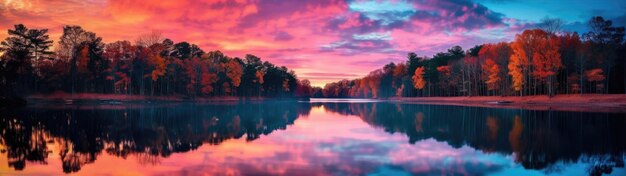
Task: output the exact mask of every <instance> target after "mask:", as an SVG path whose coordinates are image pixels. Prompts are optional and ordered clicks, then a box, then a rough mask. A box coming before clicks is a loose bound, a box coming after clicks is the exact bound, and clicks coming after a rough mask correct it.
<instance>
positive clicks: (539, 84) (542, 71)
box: [313, 17, 626, 98]
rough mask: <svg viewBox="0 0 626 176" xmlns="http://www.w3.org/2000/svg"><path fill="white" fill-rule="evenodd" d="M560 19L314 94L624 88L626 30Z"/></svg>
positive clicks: (596, 21)
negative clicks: (577, 28) (577, 26)
mask: <svg viewBox="0 0 626 176" xmlns="http://www.w3.org/2000/svg"><path fill="white" fill-rule="evenodd" d="M563 24H564V22H563V21H562V20H559V19H549V18H546V19H544V20H543V21H542V22H541V23H540V24H539V25H538V26H537V27H538V28H537V29H530V30H525V31H523V32H522V33H521V34H518V35H516V36H515V39H514V40H513V41H512V42H510V43H507V42H501V43H493V44H492V43H489V44H483V45H478V46H475V47H473V48H471V49H469V50H467V51H463V49H462V48H461V47H459V46H455V47H452V48H451V49H448V51H447V52H441V53H437V54H435V55H434V56H433V57H432V58H427V57H419V56H418V55H417V54H415V53H409V54H408V60H407V61H406V62H404V63H389V64H387V65H385V66H384V67H383V68H382V69H378V70H375V71H372V72H370V73H369V74H368V75H367V76H365V77H363V78H360V79H355V80H342V81H339V82H335V83H329V84H326V86H325V87H324V88H323V89H314V91H313V95H314V96H316V97H374V98H381V97H392V96H404V97H414V96H492V95H498V96H525V95H550V96H552V95H555V94H576V93H580V94H582V93H613V94H616V93H625V92H626V86H625V83H626V72H625V71H624V70H625V69H626V44H625V42H624V27H614V26H613V24H612V22H611V21H610V20H605V19H604V18H602V17H593V18H591V19H590V20H589V22H588V26H589V29H590V31H589V32H587V33H584V34H583V35H582V36H579V34H577V33H575V32H574V33H571V32H562V31H561V30H560V28H561V26H562V25H563Z"/></svg>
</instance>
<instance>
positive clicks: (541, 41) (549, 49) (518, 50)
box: [508, 29, 561, 95]
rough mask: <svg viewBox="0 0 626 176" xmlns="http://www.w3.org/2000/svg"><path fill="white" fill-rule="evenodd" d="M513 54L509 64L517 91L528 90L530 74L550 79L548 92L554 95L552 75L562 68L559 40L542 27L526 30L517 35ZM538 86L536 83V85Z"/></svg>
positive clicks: (538, 77) (513, 45)
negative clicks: (541, 28) (550, 35)
mask: <svg viewBox="0 0 626 176" xmlns="http://www.w3.org/2000/svg"><path fill="white" fill-rule="evenodd" d="M511 48H512V49H513V55H511V58H510V62H509V65H508V68H509V74H510V75H511V76H512V77H513V88H514V89H515V90H516V91H521V93H522V95H523V94H524V91H526V92H528V91H529V89H530V86H529V85H528V84H529V83H530V75H531V74H532V76H534V77H533V78H536V79H539V80H546V78H550V79H549V80H547V81H548V92H549V94H550V95H552V84H551V82H552V79H551V78H552V77H553V76H554V75H555V74H556V72H557V71H558V70H559V69H560V68H561V61H560V57H561V56H560V53H559V42H558V40H556V39H555V38H554V37H549V36H548V34H547V33H546V32H545V31H543V30H540V29H533V30H525V31H524V32H522V34H518V35H516V36H515V41H514V42H513V43H511ZM534 86H536V85H534Z"/></svg>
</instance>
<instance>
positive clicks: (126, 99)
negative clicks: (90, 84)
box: [25, 93, 300, 105]
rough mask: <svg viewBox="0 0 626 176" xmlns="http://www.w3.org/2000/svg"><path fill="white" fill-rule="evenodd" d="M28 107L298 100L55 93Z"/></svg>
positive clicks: (32, 97) (29, 98) (38, 98)
mask: <svg viewBox="0 0 626 176" xmlns="http://www.w3.org/2000/svg"><path fill="white" fill-rule="evenodd" d="M25 99H26V100H27V102H28V105H64V104H65V105H98V104H105V105H120V104H142V103H148V104H159V103H216V102H219V103H222V102H230V103H233V102H239V101H265V100H299V99H300V98H296V97H283V98H280V97H272V98H267V97H238V96H219V97H196V98H189V97H184V96H176V95H171V96H147V95H144V96H142V95H121V94H95V93H80V94H74V95H71V94H68V93H55V94H47V95H44V94H35V95H30V96H27V97H26V98H25Z"/></svg>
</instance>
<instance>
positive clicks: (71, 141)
mask: <svg viewBox="0 0 626 176" xmlns="http://www.w3.org/2000/svg"><path fill="white" fill-rule="evenodd" d="M309 110H310V106H309V105H308V104H298V103H288V102H264V103H248V104H243V105H210V106H204V105H190V104H189V105H187V104H185V105H179V106H175V107H170V108H161V107H145V108H126V109H60V110H46V109H31V110H24V111H20V112H3V113H0V115H1V116H0V129H2V130H1V131H0V132H1V133H0V145H2V146H4V148H6V153H7V156H8V158H9V166H10V167H13V168H15V169H16V170H22V169H24V167H25V165H26V161H30V162H41V163H46V159H47V156H48V153H50V151H49V150H48V143H55V144H56V145H57V146H58V148H59V155H60V158H61V160H62V167H63V171H64V172H66V173H70V172H76V171H78V170H80V168H81V167H82V166H83V165H85V164H88V163H92V162H94V161H95V160H96V159H97V157H98V155H99V154H100V152H102V151H104V152H106V153H107V154H110V155H115V156H119V157H122V158H127V157H128V156H130V155H133V156H135V157H136V158H137V159H138V160H139V162H140V163H144V164H154V163H158V162H159V158H160V157H168V156H169V155H171V154H173V153H177V152H186V151H190V150H194V149H197V148H198V147H199V146H201V145H202V144H204V143H209V144H213V145H216V144H220V143H221V142H223V141H225V140H228V139H232V138H236V139H238V138H241V137H244V136H245V139H246V140H249V141H250V140H255V139H257V138H259V137H260V136H261V135H267V134H269V133H271V132H273V131H274V130H277V129H285V128H286V127H287V125H289V124H293V122H294V120H295V119H296V118H297V117H298V116H299V115H303V114H308V111H309Z"/></svg>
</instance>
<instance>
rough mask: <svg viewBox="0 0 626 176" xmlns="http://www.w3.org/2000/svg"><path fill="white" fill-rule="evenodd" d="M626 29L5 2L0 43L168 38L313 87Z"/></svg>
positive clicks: (481, 19)
mask: <svg viewBox="0 0 626 176" xmlns="http://www.w3.org/2000/svg"><path fill="white" fill-rule="evenodd" d="M598 15H599V16H603V17H605V18H606V19H609V20H613V21H614V24H616V25H621V26H623V25H624V24H626V1H623V0H592V1H590V0H474V1H471V0H392V1H380V0H374V1H365V0H177V1H163V0H141V1H130V0H0V30H1V31H3V32H1V33H0V38H2V39H3V38H5V37H6V36H7V33H6V30H7V29H9V28H12V27H13V25H14V24H20V23H21V24H24V25H26V26H27V27H29V28H47V29H49V30H50V31H49V33H50V37H51V38H52V39H53V40H54V41H55V43H56V42H58V38H59V37H60V35H61V32H62V26H64V25H80V26H82V27H83V28H84V29H86V30H89V31H93V32H95V33H96V34H97V35H98V36H100V37H102V38H103V40H104V41H105V42H114V41H117V40H129V41H134V40H135V39H136V38H137V36H138V35H140V34H146V33H151V32H152V31H158V32H161V33H162V34H163V35H164V37H167V38H169V39H172V40H173V41H174V42H181V41H187V42H190V43H194V44H197V45H199V46H200V47H201V48H202V49H203V50H205V51H213V50H220V51H222V52H224V53H225V54H226V55H229V56H232V57H244V56H245V54H254V55H256V56H258V57H260V58H262V59H263V60H267V61H270V62H272V63H274V64H276V65H280V66H287V67H289V68H290V69H293V70H294V71H295V72H296V74H297V75H298V77H299V78H300V79H309V80H310V81H311V83H312V84H313V85H314V86H323V85H324V84H325V83H328V82H332V81H338V80H341V79H354V78H358V77H362V76H364V75H366V74H367V73H369V72H370V71H373V70H374V69H377V68H380V67H382V66H383V65H385V64H387V63H389V62H402V61H405V60H406V55H407V53H408V52H415V53H417V54H418V55H420V56H431V55H433V54H435V53H437V52H441V51H445V50H446V49H448V48H450V47H452V46H455V45H459V46H461V47H463V48H464V49H468V48H470V47H472V46H474V45H477V44H483V43H490V42H499V41H511V40H513V38H514V36H515V34H516V33H519V32H521V31H523V30H524V29H529V28H533V27H534V26H535V24H536V23H538V22H539V21H540V20H541V19H542V18H545V17H550V18H560V19H563V20H564V21H565V22H566V24H565V25H564V27H563V28H564V30H568V31H576V32H579V33H582V32H585V31H586V30H587V29H586V26H585V23H586V21H587V20H588V19H590V18H591V17H592V16H598Z"/></svg>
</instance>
